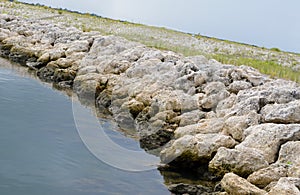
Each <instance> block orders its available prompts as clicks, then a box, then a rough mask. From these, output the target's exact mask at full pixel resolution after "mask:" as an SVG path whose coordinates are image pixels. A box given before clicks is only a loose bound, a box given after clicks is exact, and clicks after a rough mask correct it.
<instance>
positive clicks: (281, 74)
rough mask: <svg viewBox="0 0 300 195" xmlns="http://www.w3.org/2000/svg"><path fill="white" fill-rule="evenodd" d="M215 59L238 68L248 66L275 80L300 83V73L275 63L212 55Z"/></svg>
mask: <svg viewBox="0 0 300 195" xmlns="http://www.w3.org/2000/svg"><path fill="white" fill-rule="evenodd" d="M210 57H211V58H213V59H216V60H217V61H219V62H221V63H223V64H233V65H236V66H240V65H247V66H251V67H253V68H256V69H257V70H259V71H260V72H261V73H263V74H267V75H270V76H271V77H273V78H283V79H288V80H292V81H295V82H298V83H300V73H299V72H296V71H293V70H292V69H291V68H289V67H285V66H281V65H280V64H278V63H276V62H274V61H263V60H257V59H253V58H245V57H237V56H230V55H222V54H212V55H211V56H210Z"/></svg>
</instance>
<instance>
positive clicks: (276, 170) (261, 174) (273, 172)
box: [247, 163, 289, 188]
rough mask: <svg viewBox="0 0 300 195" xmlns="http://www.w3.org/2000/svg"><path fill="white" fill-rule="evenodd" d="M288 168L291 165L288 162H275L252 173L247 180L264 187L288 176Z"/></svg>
mask: <svg viewBox="0 0 300 195" xmlns="http://www.w3.org/2000/svg"><path fill="white" fill-rule="evenodd" d="M288 168H289V165H287V164H283V163H275V164H272V165H270V166H268V167H266V168H263V169H260V170H258V171H256V172H254V173H252V174H251V175H249V177H248V178H247V180H248V181H249V182H250V183H252V184H254V185H256V186H258V187H260V188H264V187H266V186H267V185H269V184H270V183H271V182H273V181H278V180H279V179H280V178H281V177H287V172H288Z"/></svg>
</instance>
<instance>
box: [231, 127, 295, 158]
mask: <svg viewBox="0 0 300 195" xmlns="http://www.w3.org/2000/svg"><path fill="white" fill-rule="evenodd" d="M244 135H245V137H246V138H245V139H244V141H243V142H242V143H241V144H239V145H237V146H236V149H239V147H243V148H244V147H249V148H253V149H256V150H257V151H259V152H260V153H261V154H262V155H263V156H264V158H265V159H266V160H267V161H268V163H273V162H275V161H276V159H277V154H278V151H279V149H280V146H281V144H283V143H285V142H287V141H293V140H299V139H300V125H298V124H290V125H284V124H272V123H270V124H261V125H256V126H251V127H249V128H248V129H247V130H245V134H244Z"/></svg>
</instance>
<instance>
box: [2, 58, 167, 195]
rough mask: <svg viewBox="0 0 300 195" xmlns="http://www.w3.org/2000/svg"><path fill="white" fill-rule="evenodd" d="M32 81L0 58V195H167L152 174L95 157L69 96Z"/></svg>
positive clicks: (25, 71)
mask: <svg viewBox="0 0 300 195" xmlns="http://www.w3.org/2000/svg"><path fill="white" fill-rule="evenodd" d="M32 77H35V76H34V74H33V73H32V72H28V71H27V69H24V68H23V67H20V66H13V65H12V64H10V63H9V62H8V61H6V60H3V59H0V156H1V158H0V194H5V195H19V194H31V195H39V194H60V195H65V194H66V195H69V194H72V195H83V194H87V195H93V194H95V195H96V194H101V195H102V194H170V193H169V192H168V191H167V189H166V187H165V186H164V185H163V179H162V176H161V175H160V174H159V172H158V171H157V170H151V171H146V172H137V173H135V172H128V171H121V170H118V169H115V168H113V167H111V166H109V165H107V164H105V163H103V162H101V161H100V160H98V159H97V158H95V157H94V156H93V155H92V154H91V153H90V152H89V151H88V150H87V148H86V147H85V146H84V144H83V143H82V141H81V139H80V137H79V135H78V133H77V130H76V127H75V124H74V119H73V114H72V105H71V101H70V100H69V98H68V97H67V96H65V95H64V94H63V93H64V92H58V91H55V90H52V89H51V87H50V85H49V84H41V82H39V81H37V80H35V79H32ZM114 136H117V137H118V139H119V140H120V139H122V140H126V138H124V137H121V134H114ZM133 145H134V144H133ZM108 149H109V148H108ZM111 155H114V154H113V153H112V154H111Z"/></svg>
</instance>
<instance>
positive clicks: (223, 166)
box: [209, 147, 269, 177]
mask: <svg viewBox="0 0 300 195" xmlns="http://www.w3.org/2000/svg"><path fill="white" fill-rule="evenodd" d="M268 165H269V164H268V162H267V161H266V159H265V158H264V156H263V155H262V154H261V153H260V151H258V150H256V149H253V148H248V147H239V148H238V149H229V148H225V147H221V148H219V149H218V151H217V153H216V155H215V156H214V158H213V159H212V160H211V161H210V162H209V170H210V171H211V172H213V173H215V174H216V175H219V176H221V177H222V176H223V175H224V174H226V173H229V172H233V173H236V174H238V175H241V176H248V175H249V174H251V173H253V172H254V171H257V170H259V169H262V168H265V167H267V166H268Z"/></svg>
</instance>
